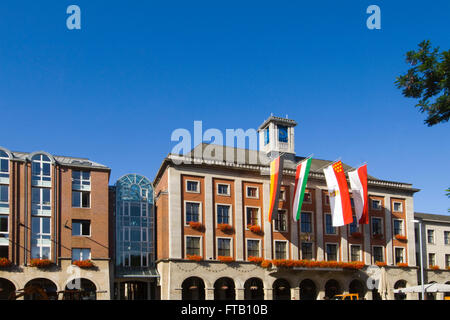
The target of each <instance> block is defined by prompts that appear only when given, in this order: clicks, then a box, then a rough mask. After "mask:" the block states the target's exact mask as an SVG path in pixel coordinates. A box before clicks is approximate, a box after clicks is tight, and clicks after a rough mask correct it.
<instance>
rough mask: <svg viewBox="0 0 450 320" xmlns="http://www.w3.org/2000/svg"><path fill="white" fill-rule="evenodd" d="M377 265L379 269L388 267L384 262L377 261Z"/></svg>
mask: <svg viewBox="0 0 450 320" xmlns="http://www.w3.org/2000/svg"><path fill="white" fill-rule="evenodd" d="M375 264H376V265H377V266H378V267H380V268H381V267H386V266H387V263H386V262H382V261H377V262H375Z"/></svg>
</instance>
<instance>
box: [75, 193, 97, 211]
mask: <svg viewBox="0 0 450 320" xmlns="http://www.w3.org/2000/svg"><path fill="white" fill-rule="evenodd" d="M74 192H78V193H79V194H80V206H79V207H74V206H73V193H74ZM83 193H89V207H83ZM71 195H72V198H71V202H72V203H71V206H72V208H77V209H91V208H92V193H91V192H90V191H85V190H72V194H71Z"/></svg>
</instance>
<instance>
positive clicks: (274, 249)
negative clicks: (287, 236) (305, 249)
mask: <svg viewBox="0 0 450 320" xmlns="http://www.w3.org/2000/svg"><path fill="white" fill-rule="evenodd" d="M277 242H282V243H284V244H285V245H286V257H285V258H284V259H289V241H287V240H273V258H274V259H279V258H277V257H276V252H277V246H276V243H277Z"/></svg>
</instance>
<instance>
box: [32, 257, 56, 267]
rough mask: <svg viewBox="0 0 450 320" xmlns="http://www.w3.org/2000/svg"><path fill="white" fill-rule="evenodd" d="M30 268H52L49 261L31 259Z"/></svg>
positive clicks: (51, 263)
mask: <svg viewBox="0 0 450 320" xmlns="http://www.w3.org/2000/svg"><path fill="white" fill-rule="evenodd" d="M30 266H31V267H35V268H43V269H45V268H50V267H51V266H53V261H51V260H49V259H31V261H30Z"/></svg>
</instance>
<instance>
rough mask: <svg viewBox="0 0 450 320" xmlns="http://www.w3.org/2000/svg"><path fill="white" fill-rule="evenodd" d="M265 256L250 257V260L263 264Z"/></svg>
mask: <svg viewBox="0 0 450 320" xmlns="http://www.w3.org/2000/svg"><path fill="white" fill-rule="evenodd" d="M263 260H264V259H263V258H260V257H248V261H250V262H254V263H256V264H261V263H262V262H263Z"/></svg>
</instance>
